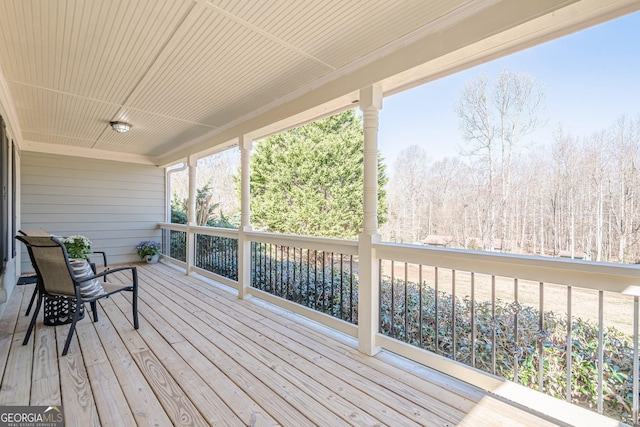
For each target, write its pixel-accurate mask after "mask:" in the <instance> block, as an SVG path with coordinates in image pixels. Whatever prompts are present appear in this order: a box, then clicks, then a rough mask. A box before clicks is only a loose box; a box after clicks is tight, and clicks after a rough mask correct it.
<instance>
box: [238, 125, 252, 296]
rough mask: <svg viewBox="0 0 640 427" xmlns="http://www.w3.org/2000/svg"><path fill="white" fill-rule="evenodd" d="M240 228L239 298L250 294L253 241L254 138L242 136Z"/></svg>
mask: <svg viewBox="0 0 640 427" xmlns="http://www.w3.org/2000/svg"><path fill="white" fill-rule="evenodd" d="M239 145H240V230H239V232H238V298H240V299H245V298H247V297H249V296H250V294H249V288H250V287H251V241H250V240H249V238H248V237H247V235H246V233H247V232H248V231H251V203H250V201H251V192H250V188H251V187H250V185H249V182H250V181H249V177H250V176H251V148H252V146H253V140H252V139H251V138H249V137H247V136H241V137H240V144H239Z"/></svg>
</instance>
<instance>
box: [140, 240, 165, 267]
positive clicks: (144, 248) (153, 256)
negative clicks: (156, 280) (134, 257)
mask: <svg viewBox="0 0 640 427" xmlns="http://www.w3.org/2000/svg"><path fill="white" fill-rule="evenodd" d="M161 249H162V245H161V244H160V242H154V241H153V240H143V241H142V242H140V243H138V245H137V246H136V251H137V252H138V256H139V257H140V259H142V260H145V261H147V263H149V264H155V263H156V262H158V258H159V257H160V251H161Z"/></svg>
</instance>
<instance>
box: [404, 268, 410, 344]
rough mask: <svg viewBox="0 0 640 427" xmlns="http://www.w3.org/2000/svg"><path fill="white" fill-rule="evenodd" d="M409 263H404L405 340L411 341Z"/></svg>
mask: <svg viewBox="0 0 640 427" xmlns="http://www.w3.org/2000/svg"><path fill="white" fill-rule="evenodd" d="M408 272H409V268H408V264H407V263H406V262H405V263H404V341H405V342H409V335H410V334H409V292H408V286H409V285H408V283H407V282H408V281H409V278H408V274H409V273H408Z"/></svg>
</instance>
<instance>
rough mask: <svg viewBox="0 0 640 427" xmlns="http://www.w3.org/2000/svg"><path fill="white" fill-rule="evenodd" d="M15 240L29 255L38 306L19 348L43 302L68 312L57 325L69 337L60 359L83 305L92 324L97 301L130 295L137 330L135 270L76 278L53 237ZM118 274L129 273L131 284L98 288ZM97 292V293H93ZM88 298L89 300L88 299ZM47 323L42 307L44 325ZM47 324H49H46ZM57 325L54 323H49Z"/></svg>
mask: <svg viewBox="0 0 640 427" xmlns="http://www.w3.org/2000/svg"><path fill="white" fill-rule="evenodd" d="M16 239H17V240H19V241H20V242H22V243H24V244H25V245H26V247H27V250H28V252H29V257H30V258H31V263H32V264H33V268H34V269H35V270H36V275H37V282H36V286H37V287H38V302H37V304H36V309H35V312H34V313H33V317H32V318H31V322H30V324H29V329H28V330H27V335H26V336H25V338H24V341H23V343H22V344H23V345H26V344H27V343H28V342H29V337H30V336H31V333H32V332H33V329H34V327H35V324H36V318H37V317H38V313H39V312H40V307H41V306H42V304H43V301H45V304H46V303H47V302H51V303H54V304H57V309H58V310H61V309H64V310H68V313H65V314H67V315H68V316H67V317H68V319H67V320H66V321H64V322H61V323H71V328H70V329H69V335H68V336H67V341H66V342H65V345H64V350H63V351H62V355H63V356H65V355H66V354H67V351H68V350H69V344H70V343H71V338H72V337H73V333H74V331H75V327H76V323H77V322H78V320H80V319H81V318H82V317H83V316H84V304H85V303H87V302H88V303H90V305H91V310H92V313H93V321H94V322H97V321H98V310H97V303H96V301H98V300H99V299H101V298H105V297H109V296H110V295H113V294H115V293H117V292H121V291H131V292H133V301H132V314H133V326H134V328H135V329H138V326H139V324H138V272H137V269H136V267H119V268H114V269H111V270H106V271H103V272H102V273H100V274H93V275H91V274H89V275H85V276H82V277H80V278H79V277H76V276H75V275H74V270H73V267H72V265H71V263H70V262H69V256H68V255H67V250H66V249H65V247H64V245H63V244H62V242H60V240H58V239H57V238H55V237H53V236H16ZM121 271H130V272H131V284H126V285H115V284H111V283H104V284H101V283H100V281H99V280H97V279H98V278H100V277H104V276H106V275H110V274H113V273H117V272H121ZM96 289H97V291H96ZM88 295H89V296H88ZM46 319H47V313H46V307H45V323H47V322H46ZM50 324H51V323H50ZM53 324H57V323H53Z"/></svg>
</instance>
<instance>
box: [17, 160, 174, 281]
mask: <svg viewBox="0 0 640 427" xmlns="http://www.w3.org/2000/svg"><path fill="white" fill-rule="evenodd" d="M20 177H21V224H22V228H23V229H34V228H43V229H45V230H47V231H48V232H50V233H53V234H57V235H62V236H67V235H71V234H82V235H85V236H87V237H88V238H89V239H90V240H91V242H92V243H93V249H94V250H99V251H105V252H106V253H107V257H108V261H109V263H111V264H117V263H128V262H135V261H139V258H138V256H137V254H136V253H135V246H136V244H137V243H138V242H140V241H141V240H157V241H160V237H161V232H160V230H158V229H157V228H156V226H157V224H158V223H159V222H163V221H164V220H165V174H164V169H162V168H157V167H154V166H146V165H139V164H131V163H120V162H113V161H106V160H93V159H84V158H78V157H70V156H60V155H52V154H40V153H31V152H24V153H22V158H21V175H20ZM22 269H23V271H30V270H32V267H31V264H30V262H29V257H28V255H27V254H26V252H24V253H23V256H22Z"/></svg>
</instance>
